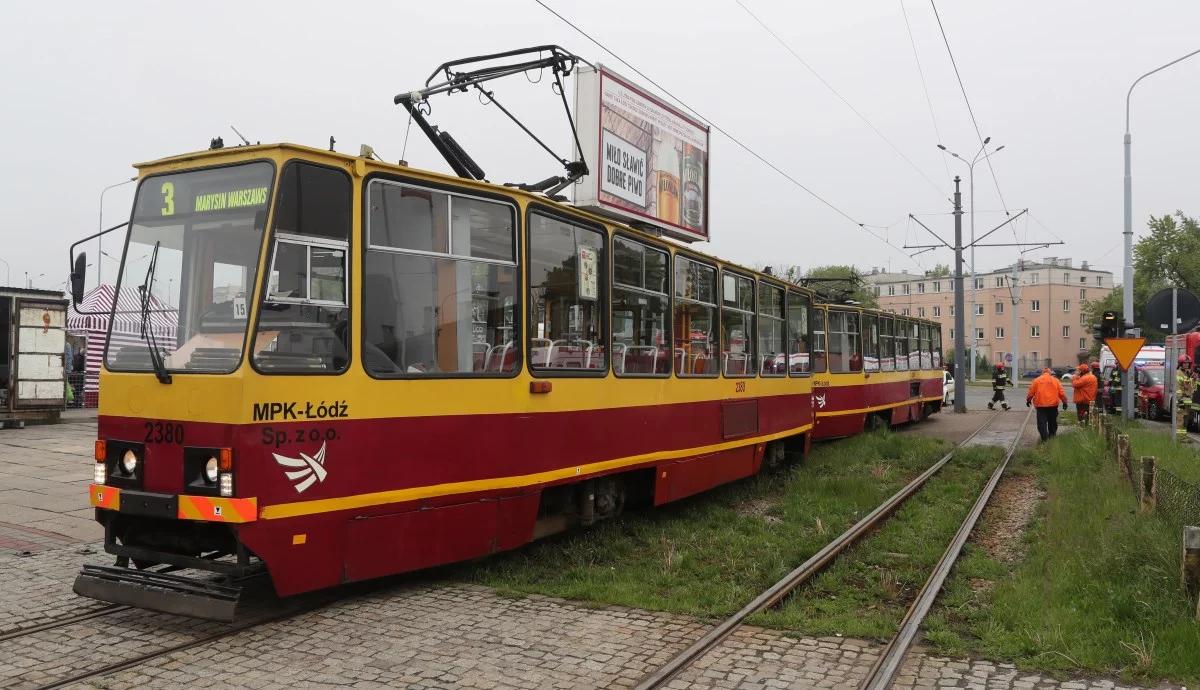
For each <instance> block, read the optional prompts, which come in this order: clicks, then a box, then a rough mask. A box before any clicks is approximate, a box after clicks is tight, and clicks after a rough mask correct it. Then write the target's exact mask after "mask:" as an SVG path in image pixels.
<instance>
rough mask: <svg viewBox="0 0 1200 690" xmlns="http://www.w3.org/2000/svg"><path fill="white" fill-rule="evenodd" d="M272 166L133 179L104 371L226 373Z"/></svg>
mask: <svg viewBox="0 0 1200 690" xmlns="http://www.w3.org/2000/svg"><path fill="white" fill-rule="evenodd" d="M273 177H274V168H273V167H272V166H271V164H269V163H264V162H256V163H245V164H241V165H233V166H226V167H222V168H212V169H207V170H194V171H190V172H182V173H177V174H171V175H156V176H153V177H148V178H146V179H145V180H143V181H142V183H141V184H140V185H139V187H138V193H137V198H136V199H135V201H134V212H133V220H132V222H131V224H130V229H129V233H128V237H127V241H126V246H125V255H124V257H123V259H122V269H121V275H120V280H119V282H118V283H117V286H116V288H115V294H114V299H113V305H114V306H113V319H112V325H111V328H110V331H109V343H108V351H107V364H108V368H109V369H111V370H114V371H154V370H155V353H157V355H158V358H159V359H160V361H161V363H162V364H163V365H164V367H165V369H166V370H167V371H171V372H184V373H188V372H194V373H229V372H232V371H233V370H234V369H236V368H237V366H238V362H239V361H240V359H241V352H242V345H243V343H244V342H245V338H246V325H247V321H248V319H247V315H248V313H249V309H248V303H249V300H250V297H251V295H252V294H253V291H254V280H255V275H256V270H255V269H256V267H257V266H258V257H259V252H260V250H261V248H262V238H263V228H264V226H265V225H266V216H267V206H268V204H269V203H270V199H271V183H272V179H273Z"/></svg>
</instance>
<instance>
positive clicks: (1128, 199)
mask: <svg viewBox="0 0 1200 690" xmlns="http://www.w3.org/2000/svg"><path fill="white" fill-rule="evenodd" d="M1198 54H1200V50H1193V51H1192V52H1190V53H1188V54H1187V55H1184V56H1183V57H1180V58H1176V59H1174V60H1172V61H1170V62H1168V63H1167V64H1165V65H1163V66H1161V67H1156V68H1154V69H1152V70H1150V71H1149V72H1146V73H1145V74H1143V75H1142V76H1140V77H1138V78H1137V79H1134V80H1133V83H1132V84H1130V85H1129V92H1128V93H1126V94H1125V271H1124V276H1123V278H1122V280H1124V281H1125V290H1124V293H1125V294H1124V295H1122V297H1123V298H1124V299H1122V301H1121V308H1122V311H1124V312H1125V316H1124V318H1125V321H1126V322H1128V323H1132V322H1133V176H1132V174H1131V172H1130V168H1131V165H1130V159H1129V155H1130V154H1129V144H1130V138H1129V101H1130V99H1131V98H1133V87H1135V86H1137V85H1138V82H1140V81H1141V80H1143V79H1145V78H1146V77H1148V76H1150V75H1151V74H1154V73H1155V72H1161V71H1162V70H1164V69H1166V68H1168V67H1170V66H1171V65H1174V64H1176V63H1179V62H1183V61H1184V60H1186V59H1188V58H1190V57H1192V56H1193V55H1198ZM1124 378H1125V380H1124V382H1123V383H1124V387H1123V389H1122V395H1121V398H1122V400H1121V413H1122V414H1123V415H1124V416H1125V418H1126V419H1133V372H1132V370H1126V371H1125V377H1124Z"/></svg>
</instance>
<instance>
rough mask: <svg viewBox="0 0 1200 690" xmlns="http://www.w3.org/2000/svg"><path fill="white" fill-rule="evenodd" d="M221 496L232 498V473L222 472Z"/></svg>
mask: <svg viewBox="0 0 1200 690" xmlns="http://www.w3.org/2000/svg"><path fill="white" fill-rule="evenodd" d="M221 495H222V496H232V495H233V473H232V472H222V473H221Z"/></svg>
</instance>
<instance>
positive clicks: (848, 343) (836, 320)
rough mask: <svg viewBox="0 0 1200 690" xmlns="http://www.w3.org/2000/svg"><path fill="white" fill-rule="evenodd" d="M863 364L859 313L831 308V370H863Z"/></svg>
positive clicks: (834, 371)
mask: <svg viewBox="0 0 1200 690" xmlns="http://www.w3.org/2000/svg"><path fill="white" fill-rule="evenodd" d="M862 366H863V364H862V349H861V347H860V345H859V332H858V314H855V313H851V312H844V311H836V310H830V312H829V372H830V373H839V374H841V373H847V372H851V371H862Z"/></svg>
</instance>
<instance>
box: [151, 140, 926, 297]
mask: <svg viewBox="0 0 1200 690" xmlns="http://www.w3.org/2000/svg"><path fill="white" fill-rule="evenodd" d="M287 156H298V157H301V158H305V159H309V160H324V161H325V162H328V163H333V164H339V163H340V164H344V165H346V166H347V167H348V168H350V170H351V171H352V172H353V173H354V174H355V175H357V176H359V177H365V176H366V175H367V174H369V173H372V172H388V173H393V174H400V175H404V174H408V175H413V174H417V175H419V176H421V177H427V178H431V179H432V180H433V181H436V182H444V183H446V184H453V185H459V186H464V185H465V186H470V187H475V188H477V189H481V190H487V191H490V192H493V193H501V194H505V195H509V196H514V197H521V198H523V199H525V200H526V201H528V202H537V203H541V204H546V205H549V206H556V207H561V208H564V209H569V210H570V212H571V213H574V214H579V215H582V216H584V217H586V218H588V219H590V220H592V221H594V222H597V223H603V224H605V225H609V226H612V227H615V228H619V229H620V230H621V231H622V232H627V233H630V234H634V235H638V236H640V237H642V238H644V239H646V240H648V241H651V242H657V243H659V244H662V245H667V246H670V247H672V248H674V249H675V250H677V251H680V252H683V253H685V254H691V255H694V256H696V257H698V258H702V259H705V260H707V261H710V262H712V263H715V264H720V265H722V266H727V267H729V268H731V269H733V270H736V271H740V272H743V273H747V274H753V275H754V276H756V277H758V278H760V279H766V280H768V281H770V282H773V283H775V284H777V285H778V286H787V287H788V288H791V289H795V290H798V291H801V292H804V293H807V294H809V295H812V296H813V297H814V298H815V297H816V294H815V293H814V292H813V290H812V289H810V288H806V287H803V286H799V285H796V284H794V283H789V282H788V281H787V280H785V279H783V278H781V277H779V276H776V275H771V274H767V273H763V272H761V271H756V270H754V269H752V268H749V267H747V266H742V265H741V264H737V263H734V262H732V261H729V260H726V259H722V258H720V257H717V256H713V255H712V254H709V253H706V252H703V251H700V250H697V249H694V248H692V247H690V246H688V245H687V244H683V243H680V242H678V241H675V240H672V239H671V238H668V237H659V236H656V235H655V234H653V233H649V232H646V231H644V230H641V229H639V228H635V227H633V226H631V225H628V224H627V223H623V222H621V221H618V220H615V219H613V218H610V217H607V216H601V215H597V214H595V213H592V212H590V211H586V210H584V209H581V208H579V207H577V206H573V205H571V204H569V203H564V202H561V201H556V200H554V199H550V198H548V197H545V196H542V195H540V194H534V193H533V192H527V191H525V190H522V189H517V188H516V187H506V186H504V185H502V184H497V183H495V182H487V181H480V180H468V179H464V178H461V177H458V176H457V175H450V174H446V173H439V172H435V171H432V170H426V169H424V168H416V167H412V166H408V165H400V164H398V163H389V162H387V161H380V160H375V159H373V158H364V157H362V156H356V155H352V154H349V153H341V152H339V151H329V150H327V149H319V148H314V147H311V146H304V145H302V144H291V143H285V142H280V143H271V144H251V145H248V146H247V145H242V146H229V147H225V148H219V149H206V150H202V151H193V152H190V153H183V154H179V155H177V156H168V157H165V158H159V159H155V160H150V161H143V162H140V163H134V165H133V167H134V168H136V169H137V170H138V172H139V173H141V174H142V175H151V174H157V173H162V172H173V171H177V170H183V169H187V168H189V167H193V166H196V165H197V164H209V163H216V164H220V163H222V162H239V161H246V160H253V159H256V158H263V157H276V158H280V157H287ZM829 306H840V305H829ZM914 320H917V319H914Z"/></svg>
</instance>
